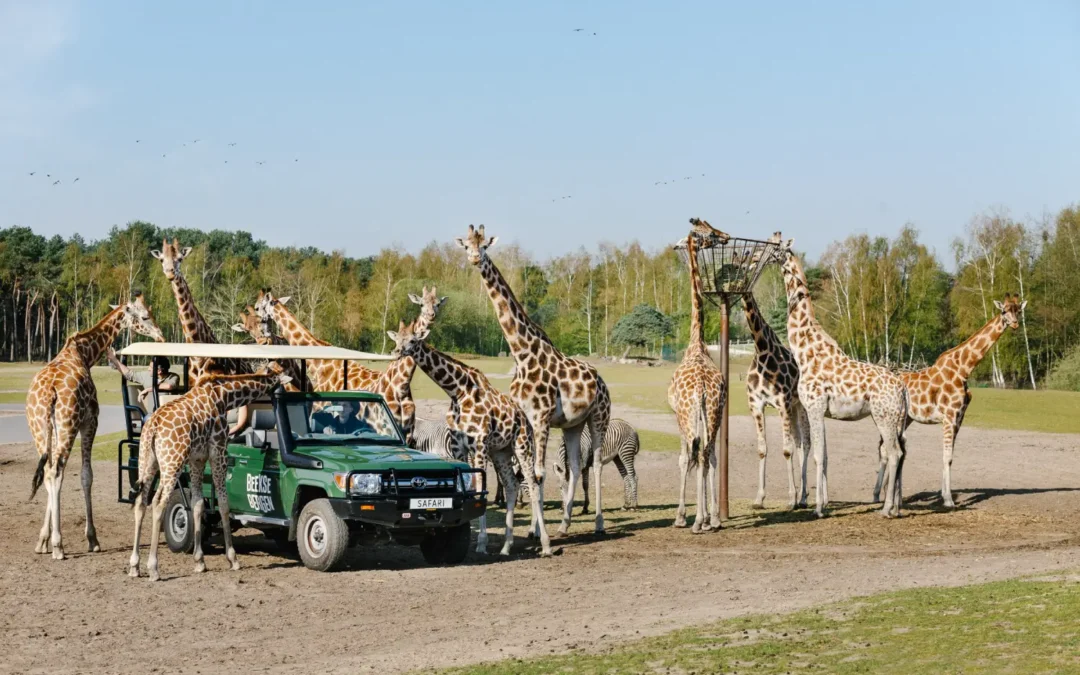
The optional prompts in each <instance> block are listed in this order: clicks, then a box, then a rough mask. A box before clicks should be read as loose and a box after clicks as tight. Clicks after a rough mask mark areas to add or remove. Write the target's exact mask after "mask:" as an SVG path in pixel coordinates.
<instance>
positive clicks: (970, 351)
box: [874, 295, 1027, 509]
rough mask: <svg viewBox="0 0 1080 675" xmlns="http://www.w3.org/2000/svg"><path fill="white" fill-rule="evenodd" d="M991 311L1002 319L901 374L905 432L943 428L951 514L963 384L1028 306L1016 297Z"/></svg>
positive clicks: (945, 494)
mask: <svg viewBox="0 0 1080 675" xmlns="http://www.w3.org/2000/svg"><path fill="white" fill-rule="evenodd" d="M994 306H995V307H997V309H998V311H999V312H1000V314H998V315H997V316H995V317H993V318H992V319H990V321H988V322H987V323H986V325H985V326H983V327H982V328H980V329H979V330H978V331H977V332H976V333H975V334H974V335H972V336H971V337H969V338H968V339H967V340H965V341H964V342H963V343H961V344H959V345H957V346H956V347H953V348H952V349H950V350H948V351H947V352H945V353H944V354H942V355H941V356H939V357H938V358H937V361H934V365H932V366H930V367H928V368H923V369H922V370H917V371H901V372H900V377H901V378H903V380H904V384H905V385H907V392H908V422H907V424H906V425H904V426H905V429H906V428H907V427H908V426H910V425H911V423H912V422H918V423H919V424H938V423H939V422H940V423H941V428H942V436H943V441H942V464H943V467H942V471H941V500H942V502H943V503H944V506H945V507H946V508H950V509H951V508H953V507H955V506H956V503H955V502H953V496H952V459H953V444H954V443H955V442H956V435H957V434H958V433H960V425H961V424H963V423H964V413H965V412H967V407H968V404H969V403H971V392H970V391H969V390H968V386H967V379H968V377H969V376H970V375H971V371H973V370H975V366H977V365H979V362H980V361H982V360H983V358H985V357H986V354H987V353H988V352H989V351H990V349H991V348H992V347H993V346H994V344H995V343H996V342H997V341H998V338H1000V337H1001V335H1002V334H1003V333H1004V332H1005V329H1006V328H1011V329H1013V330H1015V329H1016V328H1017V327H1018V326H1019V325H1020V315H1021V313H1022V312H1023V311H1024V308H1025V307H1027V301H1026V300H1025V301H1024V302H1020V297H1019V296H1016V295H1006V296H1005V301H1004V302H1001V301H998V300H995V301H994ZM879 457H881V455H880V444H879ZM879 464H880V466H879V468H878V478H877V483H876V484H875V485H874V501H875V502H877V501H879V499H880V497H881V481H882V477H883V476H884V473H885V471H884V467H885V463H884V461H883V459H882V460H880V461H879Z"/></svg>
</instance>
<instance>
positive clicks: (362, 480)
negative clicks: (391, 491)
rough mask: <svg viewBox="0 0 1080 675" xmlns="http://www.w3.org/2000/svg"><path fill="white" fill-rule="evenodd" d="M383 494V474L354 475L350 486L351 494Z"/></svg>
mask: <svg viewBox="0 0 1080 675" xmlns="http://www.w3.org/2000/svg"><path fill="white" fill-rule="evenodd" d="M380 492H382V474H378V473H354V474H353V476H352V481H351V483H350V485H349V494H353V495H377V494H379V493H380Z"/></svg>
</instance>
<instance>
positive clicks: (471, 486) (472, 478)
mask: <svg viewBox="0 0 1080 675" xmlns="http://www.w3.org/2000/svg"><path fill="white" fill-rule="evenodd" d="M480 481H481V479H480V474H479V473H473V472H471V471H470V472H464V471H462V472H461V473H459V474H458V490H460V491H461V492H477V491H479V490H480Z"/></svg>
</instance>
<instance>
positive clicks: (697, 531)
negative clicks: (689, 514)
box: [690, 523, 704, 534]
mask: <svg viewBox="0 0 1080 675" xmlns="http://www.w3.org/2000/svg"><path fill="white" fill-rule="evenodd" d="M703 531H704V530H703V528H702V527H701V525H698V524H697V523H694V524H693V525H692V526H691V527H690V534H701V533H702V532H703Z"/></svg>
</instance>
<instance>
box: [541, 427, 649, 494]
mask: <svg viewBox="0 0 1080 675" xmlns="http://www.w3.org/2000/svg"><path fill="white" fill-rule="evenodd" d="M591 443H592V441H591V436H590V433H589V425H588V424H586V425H585V426H584V427H582V429H581V448H589V447H592V445H591ZM640 449H641V442H640V441H639V440H638V433H637V430H635V429H634V427H632V426H630V423H629V422H627V421H626V420H620V419H613V420H611V423H610V424H608V428H607V434H605V436H604V445H603V446H602V447H601V449H600V453H601V454H600V457H601V458H602V459H603V462H604V464H608V463H610V462H615V468H616V469H618V470H619V475H620V476H622V479H623V509H626V510H633V509H636V508H637V505H638V500H637V472H636V471H635V470H634V458H635V457H637V454H638V451H639V450H640ZM592 461H593V457H592V453H591V452H586V451H585V450H584V449H583V450H582V451H581V487H582V488H584V490H585V504H584V506H582V507H581V512H582V513H588V512H589V471H588V469H591V468H592ZM555 473H557V474H558V475H559V479H560V480H561V481H563V489H564V490H565V489H566V484H565V483H566V478H567V476H566V441H565V440H564V441H562V442H560V443H559V455H558V457H557V458H556V459H555Z"/></svg>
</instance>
